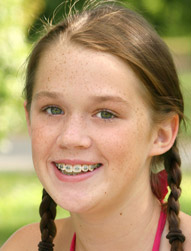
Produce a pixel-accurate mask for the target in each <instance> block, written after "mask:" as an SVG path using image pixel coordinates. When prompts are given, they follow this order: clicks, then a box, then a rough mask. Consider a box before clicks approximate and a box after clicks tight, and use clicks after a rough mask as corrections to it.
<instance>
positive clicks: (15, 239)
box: [1, 223, 40, 251]
mask: <svg viewBox="0 0 191 251" xmlns="http://www.w3.org/2000/svg"><path fill="white" fill-rule="evenodd" d="M39 240H40V230H39V223H33V224H30V225H27V226H24V227H22V228H20V229H19V230H17V231H16V232H15V233H14V234H13V235H12V236H11V237H10V238H9V239H8V240H7V241H6V242H5V244H4V245H3V246H2V248H1V251H9V250H14V251H19V250H20V251H21V250H23V251H28V250H36V247H37V245H38V242H39Z"/></svg>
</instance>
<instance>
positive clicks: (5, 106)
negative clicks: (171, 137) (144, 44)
mask: <svg viewBox="0 0 191 251" xmlns="http://www.w3.org/2000/svg"><path fill="white" fill-rule="evenodd" d="M70 2H73V1H70ZM84 2H85V1H84V0H79V2H78V4H77V8H81V7H82V5H83V3H84ZM122 2H124V3H125V4H127V6H129V7H130V8H132V9H134V10H137V11H138V12H139V13H141V14H142V15H143V16H145V17H146V19H147V20H148V21H149V22H151V23H152V24H153V26H154V27H155V29H156V30H157V31H158V32H159V34H160V35H161V36H162V37H163V38H164V40H165V41H166V43H167V44H168V45H169V47H170V49H171V51H172V53H173V57H174V60H175V63H176V65H177V69H178V73H179V76H180V79H181V88H182V91H183V95H184V97H185V106H186V107H185V113H186V116H187V118H188V119H187V131H185V130H184V129H182V132H181V135H180V137H181V142H182V145H186V146H187V147H186V148H187V149H189V150H191V148H190V145H191V143H190V142H191V123H190V118H191V28H190V27H191V15H190V7H191V3H190V0H182V1H179V0H168V1H166V0H155V1H153V0H134V1H133V0H129V1H128V0H126V1H125V0H123V1H122ZM61 3H62V1H60V0H54V1H53V0H33V1H31V0H6V1H4V0H0V50H1V51H0V52H1V53H0V111H1V112H0V153H1V151H2V154H0V158H1V156H3V149H4V148H5V145H6V144H5V142H7V140H10V139H11V138H12V137H15V135H16V136H17V137H26V135H27V130H26V125H25V118H24V110H23V106H22V104H23V97H22V89H23V86H24V77H25V68H26V59H27V56H28V55H29V53H30V51H31V48H32V43H33V42H34V41H36V39H37V38H38V37H39V35H40V33H41V31H42V29H43V25H42V20H43V22H44V21H45V22H47V21H48V20H51V18H52V13H53V12H54V13H55V18H54V21H55V22H56V21H58V20H60V19H61V17H62V16H63V13H65V12H67V10H66V9H67V8H66V7H67V5H65V3H64V4H61ZM58 5H60V6H59V8H56V7H57V6H58ZM189 150H188V151H189ZM187 154H188V155H189V154H190V155H191V153H190V152H188V153H187ZM7 161H9V160H8V159H7ZM183 170H184V174H183V185H182V188H183V195H182V198H181V208H182V210H183V211H185V212H187V213H189V214H191V169H190V167H189V163H187V164H185V165H184V166H183ZM41 189H42V188H41V185H40V183H39V182H38V180H37V178H36V176H35V174H34V173H33V172H29V171H27V172H19V171H14V172H13V171H10V170H9V172H8V171H7V172H6V171H5V170H4V171H3V172H2V171H1V166H0V246H1V244H2V243H3V242H4V241H5V240H6V239H7V238H8V236H9V235H10V234H11V233H12V232H14V231H15V230H16V229H17V228H19V227H21V226H23V225H25V224H27V223H31V222H34V221H39V216H38V205H39V203H40V199H41ZM65 215H68V213H67V212H65V211H63V210H61V209H58V217H63V216H65Z"/></svg>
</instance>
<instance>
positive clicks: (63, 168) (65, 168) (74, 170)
mask: <svg viewBox="0 0 191 251" xmlns="http://www.w3.org/2000/svg"><path fill="white" fill-rule="evenodd" d="M55 165H56V167H57V169H58V170H59V171H60V172H61V173H63V174H65V175H78V174H82V173H87V172H93V171H94V170H95V169H97V168H99V167H100V166H102V164H101V163H98V164H94V165H80V164H77V165H68V164H63V163H55Z"/></svg>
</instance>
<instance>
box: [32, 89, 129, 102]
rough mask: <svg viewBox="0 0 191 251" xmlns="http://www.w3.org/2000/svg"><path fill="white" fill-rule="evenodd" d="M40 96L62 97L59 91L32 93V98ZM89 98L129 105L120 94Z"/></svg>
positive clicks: (94, 100)
mask: <svg viewBox="0 0 191 251" xmlns="http://www.w3.org/2000/svg"><path fill="white" fill-rule="evenodd" d="M41 98H52V99H63V95H62V94H61V93H59V92H49V91H41V92H38V93H36V94H35V95H34V99H35V100H38V99H41ZM90 99H91V100H92V101H93V102H107V101H110V102H119V103H124V104H126V105H129V103H128V102H127V101H126V100H125V99H123V98H122V97H120V96H113V95H104V96H96V95H95V96H90Z"/></svg>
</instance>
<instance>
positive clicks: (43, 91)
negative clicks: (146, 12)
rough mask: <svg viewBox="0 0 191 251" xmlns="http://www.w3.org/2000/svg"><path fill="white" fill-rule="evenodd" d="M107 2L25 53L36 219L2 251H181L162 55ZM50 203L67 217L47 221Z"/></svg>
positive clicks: (169, 65) (169, 71)
mask: <svg viewBox="0 0 191 251" xmlns="http://www.w3.org/2000/svg"><path fill="white" fill-rule="evenodd" d="M107 2H108V1H105V4H104V2H103V3H100V4H98V5H97V6H94V7H93V8H87V9H86V10H84V11H83V12H82V13H76V14H73V15H69V16H68V18H66V19H64V20H63V21H62V22H60V23H59V24H57V25H55V26H52V27H50V30H49V31H48V32H47V34H45V35H44V37H42V38H41V39H40V41H39V42H38V43H37V44H36V46H35V47H34V49H33V51H32V53H31V56H30V59H29V62H28V68H27V77H26V87H25V93H26V102H25V110H26V117H27V123H28V130H29V134H30V137H31V141H32V154H33V162H34V167H35V170H36V172H37V175H38V177H39V179H40V181H41V183H42V185H43V187H44V190H43V199H42V203H41V206H40V215H41V218H42V219H41V223H40V229H39V225H38V224H32V225H29V226H26V227H24V228H22V229H21V230H19V231H18V232H17V233H16V234H14V235H13V236H12V237H11V238H10V239H9V240H8V242H7V243H6V244H5V245H4V246H3V247H2V251H6V250H14V251H16V250H19V251H21V250H37V249H39V250H57V251H69V250H71V251H72V250H73V251H74V250H75V251H103V250H104V251H118V250H120V251H127V250H130V251H140V250H144V251H151V250H153V251H158V250H162V251H169V250H172V251H181V250H185V251H189V250H191V220H190V217H189V216H187V215H185V214H184V213H181V212H179V202H178V198H179V196H180V193H181V189H180V182H181V171H180V164H181V161H180V156H179V153H178V148H177V134H178V130H179V125H180V122H181V121H182V120H183V118H184V115H183V111H184V104H183V99H182V94H181V92H180V87H179V81H178V77H177V73H176V70H175V67H174V64H173V61H172V58H171V55H170V54H169V51H168V48H167V46H166V45H165V44H164V42H163V41H162V40H161V39H160V38H159V36H158V35H157V34H156V32H155V31H154V30H153V29H152V28H151V27H150V25H149V24H148V23H147V22H146V21H145V20H144V19H143V18H142V17H141V16H139V15H138V14H136V13H134V12H133V11H131V10H129V9H127V8H125V7H122V6H118V5H116V4H109V3H107ZM167 179H168V186H169V188H170V195H169V197H168V202H167V203H166V204H165V203H164V202H163V199H164V197H165V195H166V192H167ZM31 192H32V191H31ZM56 204H58V205H60V206H61V207H62V208H65V209H67V210H68V211H70V213H71V217H69V218H67V219H61V220H56V221H55V222H54V218H55V215H56ZM40 232H41V233H40Z"/></svg>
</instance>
